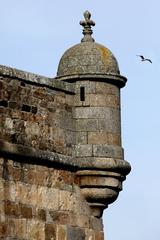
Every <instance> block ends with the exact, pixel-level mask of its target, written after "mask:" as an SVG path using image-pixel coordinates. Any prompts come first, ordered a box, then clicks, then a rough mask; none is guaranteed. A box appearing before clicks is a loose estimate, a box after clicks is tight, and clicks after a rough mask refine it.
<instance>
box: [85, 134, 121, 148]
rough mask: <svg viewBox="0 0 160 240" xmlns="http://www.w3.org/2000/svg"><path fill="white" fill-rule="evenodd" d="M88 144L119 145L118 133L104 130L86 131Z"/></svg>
mask: <svg viewBox="0 0 160 240" xmlns="http://www.w3.org/2000/svg"><path fill="white" fill-rule="evenodd" d="M88 144H94V145H95V144H108V145H120V144H121V138H120V136H119V135H118V134H115V133H107V132H105V131H100V132H88Z"/></svg>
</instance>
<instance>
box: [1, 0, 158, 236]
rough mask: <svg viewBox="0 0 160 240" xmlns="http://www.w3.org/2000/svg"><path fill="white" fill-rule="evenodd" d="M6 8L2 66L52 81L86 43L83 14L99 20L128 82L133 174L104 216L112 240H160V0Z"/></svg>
mask: <svg viewBox="0 0 160 240" xmlns="http://www.w3.org/2000/svg"><path fill="white" fill-rule="evenodd" d="M0 6H1V14H0V64H1V65H6V66H10V67H14V68H17V69H20V70H24V71H29V72H33V73H37V74H40V75H44V76H49V77H54V76H56V71H57V66H58V62H59V60H60V57H61V56H62V54H63V53H64V51H65V50H67V49H68V48H70V47H71V46H73V45H74V44H77V43H79V42H80V39H81V38H82V33H81V32H82V27H81V26H80V25H79V21H80V20H82V19H83V12H84V11H85V10H89V11H90V12H91V13H92V20H94V21H95V22H96V26H95V27H94V29H93V31H94V33H93V37H94V39H95V40H96V42H98V43H101V44H103V45H105V46H106V47H108V48H109V49H110V50H111V51H112V52H113V54H114V55H115V56H116V58H117V60H118V63H119V67H120V71H121V74H122V75H124V76H126V77H127V78H128V82H127V84H126V86H125V88H123V89H122V90H121V105H122V111H121V115H122V142H123V147H124V150H125V160H127V161H129V162H130V164H131V166H132V171H131V173H130V174H129V175H128V176H127V179H126V181H125V182H124V184H123V191H122V192H121V193H120V195H119V198H118V199H117V201H115V202H114V203H113V204H111V205H109V207H108V209H106V210H105V212H104V215H103V222H104V231H105V240H106V239H107V240H117V239H118V240H135V239H136V240H142V239H145V240H151V239H154V240H159V239H160V187H159V184H160V172H159V171H160V153H159V152H160V108H159V104H160V79H159V76H160V67H159V66H160V32H159V23H160V15H159V9H160V2H159V0H152V1H150V0H145V1H144V0H134V1H128V0H121V1H117V0H108V1H107V0H99V1H97V0H68V1H65V0H54V1H53V0H34V1H33V0H14V1H13V0H5V1H4V0H0ZM137 54H142V55H144V56H145V57H147V58H150V59H151V60H152V62H153V63H152V64H151V63H149V62H141V61H140V58H139V57H138V56H136V55H137Z"/></svg>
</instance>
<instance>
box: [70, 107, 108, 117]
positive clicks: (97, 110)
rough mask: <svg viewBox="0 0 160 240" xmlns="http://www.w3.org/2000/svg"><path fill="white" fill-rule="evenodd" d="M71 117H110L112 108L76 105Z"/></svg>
mask: <svg viewBox="0 0 160 240" xmlns="http://www.w3.org/2000/svg"><path fill="white" fill-rule="evenodd" d="M73 117H74V118H76V119H81V118H83V119H84V118H91V119H94V118H96V119H97V118H105V119H111V117H112V109H111V108H109V107H83V108H82V107H77V108H75V109H74V110H73Z"/></svg>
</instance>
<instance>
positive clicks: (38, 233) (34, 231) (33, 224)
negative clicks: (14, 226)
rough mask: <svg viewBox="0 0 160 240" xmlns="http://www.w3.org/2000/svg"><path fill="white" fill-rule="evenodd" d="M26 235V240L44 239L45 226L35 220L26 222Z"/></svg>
mask: <svg viewBox="0 0 160 240" xmlns="http://www.w3.org/2000/svg"><path fill="white" fill-rule="evenodd" d="M27 235H28V238H27V239H35V240H36V239H45V224H44V223H43V222H39V221H37V220H31V221H28V224H27ZM50 239H51V238H50ZM48 240H49V239H48Z"/></svg>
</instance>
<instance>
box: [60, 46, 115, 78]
mask: <svg viewBox="0 0 160 240" xmlns="http://www.w3.org/2000/svg"><path fill="white" fill-rule="evenodd" d="M81 74H101V75H104V74H105V75H106V74H115V75H117V74H119V67H118V63H117V60H116V58H115V57H114V55H113V54H112V53H111V51H110V50H109V49H108V48H106V47H104V46H103V45H101V44H98V43H95V42H81V43H80V44H77V45H75V46H73V47H71V48H70V49H68V50H67V51H66V52H65V53H64V54H63V56H62V58H61V60H60V62H59V66H58V72H57V76H69V75H81Z"/></svg>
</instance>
